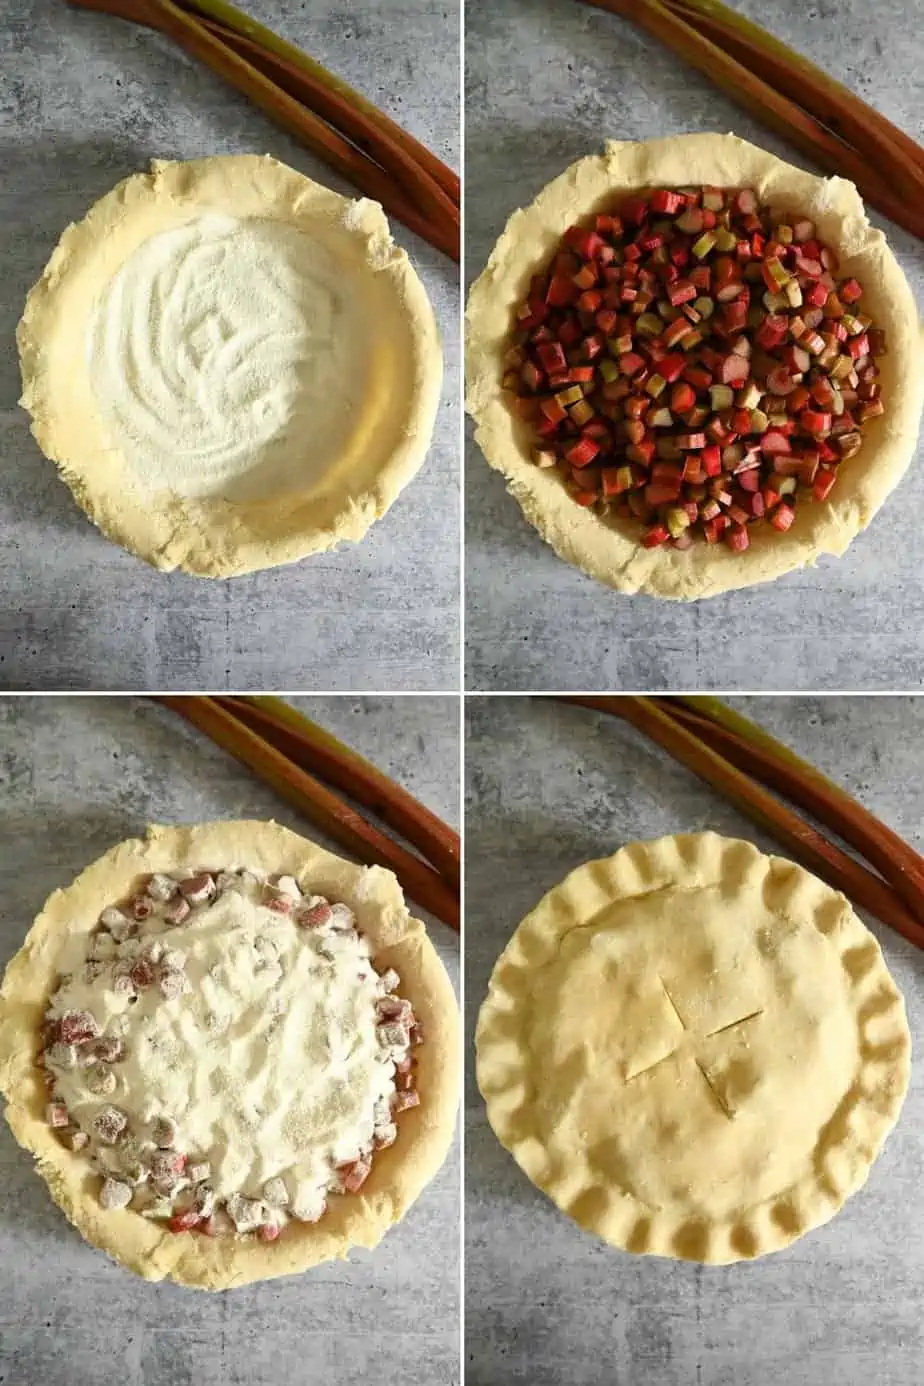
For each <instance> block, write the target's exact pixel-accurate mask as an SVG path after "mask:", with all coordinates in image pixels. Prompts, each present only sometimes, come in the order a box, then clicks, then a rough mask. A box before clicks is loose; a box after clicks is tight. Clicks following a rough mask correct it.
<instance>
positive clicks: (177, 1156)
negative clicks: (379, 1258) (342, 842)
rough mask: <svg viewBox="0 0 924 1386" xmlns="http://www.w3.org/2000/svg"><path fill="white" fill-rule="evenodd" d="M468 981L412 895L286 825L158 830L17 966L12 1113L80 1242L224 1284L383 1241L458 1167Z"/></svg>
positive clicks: (8, 1039)
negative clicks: (453, 974)
mask: <svg viewBox="0 0 924 1386" xmlns="http://www.w3.org/2000/svg"><path fill="white" fill-rule="evenodd" d="M457 1036H458V1029H457V1015H456V1006H455V999H454V997H453V993H452V988H451V986H450V983H449V981H448V978H447V977H446V974H445V971H444V970H443V967H442V964H441V963H440V961H439V959H438V957H437V955H436V952H435V950H434V949H433V946H432V944H431V943H430V942H429V939H428V938H427V936H426V932H425V930H424V927H423V925H422V924H421V923H420V922H419V921H417V920H414V919H411V918H410V917H409V915H408V912H407V909H406V906H405V904H404V900H403V897H402V895H401V891H400V888H399V886H398V883H397V881H396V880H395V878H394V877H393V876H392V875H391V873H390V872H387V871H384V870H382V869H381V868H378V867H365V868H364V867H358V866H353V865H352V864H350V863H348V862H345V861H342V860H341V859H340V858H337V857H334V856H332V855H331V854H329V853H327V852H325V851H323V850H322V849H321V848H319V847H316V846H314V845H313V844H312V843H310V842H308V841H306V840H305V839H303V838H301V837H298V836H297V835H296V834H295V833H292V832H289V831H288V830H286V829H284V828H281V827H279V826H277V825H276V824H274V823H251V822H239V823H235V822H226V823H213V824H205V825H200V826H198V827H192V828H153V829H150V830H149V833H148V836H147V838H146V839H145V840H143V841H140V840H135V841H129V842H125V843H122V844H121V845H120V846H118V847H116V848H114V849H113V850H112V851H110V852H109V853H107V854H106V856H104V857H103V858H101V860H100V861H98V862H96V863H95V864H94V865H93V866H91V867H89V868H88V869H87V870H86V871H85V872H84V873H83V874H82V875H81V876H80V877H79V878H78V879H77V881H75V882H74V884H73V885H71V886H69V887H68V888H67V889H66V890H63V891H57V892H56V893H55V894H54V895H53V896H51V898H50V899H49V901H48V902H47V904H46V907H45V909H44V910H43V912H42V914H41V915H40V916H39V917H38V919H37V920H36V922H35V924H34V925H33V927H32V929H31V930H30V933H29V935H28V937H27V939H26V941H25V943H24V945H23V948H22V949H21V950H20V952H19V953H18V954H17V955H16V957H15V958H14V959H13V961H12V962H11V963H10V965H9V968H8V969H7V973H6V977H5V980H4V987H3V992H2V1000H0V1087H2V1090H3V1091H4V1092H5V1094H6V1096H7V1098H8V1102H9V1105H8V1108H7V1120H8V1121H9V1123H10V1126H11V1127H12V1129H13V1131H14V1134H15V1135H16V1137H17V1139H18V1140H19V1141H20V1143H21V1144H22V1145H24V1146H25V1147H26V1148H27V1149H29V1150H31V1151H32V1152H33V1153H34V1154H35V1155H36V1156H37V1158H38V1161H39V1166H38V1167H39V1171H40V1172H41V1173H42V1175H43V1177H44V1178H45V1179H46V1181H47V1182H48V1185H49V1188H50V1189H51V1192H52V1195H53V1197H54V1198H55V1200H56V1201H57V1202H58V1203H59V1204H60V1205H61V1207H62V1208H63V1209H64V1211H65V1212H66V1213H67V1215H68V1217H69V1218H70V1219H71V1220H72V1221H73V1222H74V1223H75V1224H76V1226H77V1227H78V1228H79V1230H80V1231H81V1232H82V1233H83V1235H84V1236H85V1237H86V1238H87V1239H88V1240H89V1241H91V1242H93V1243H94V1244H95V1245H97V1246H100V1247H102V1248H103V1249H104V1250H105V1251H107V1252H108V1253H109V1254H110V1255H111V1256H113V1257H115V1259H117V1260H119V1261H121V1262H122V1263H123V1264H124V1265H126V1266H128V1267H129V1268H130V1269H132V1270H134V1271H136V1272H138V1273H139V1274H140V1275H143V1276H144V1277H146V1278H148V1279H155V1280H156V1279H162V1278H164V1277H169V1278H171V1279H173V1280H175V1281H178V1282H179V1283H182V1284H186V1285H192V1286H197V1287H201V1288H207V1289H220V1288H228V1287H230V1286H234V1285H239V1284H244V1283H247V1282H248V1281H251V1280H255V1279H262V1278H268V1277H270V1276H275V1275H283V1274H288V1273H291V1272H293V1271H299V1270H303V1269H305V1268H307V1267H309V1266H312V1265H315V1264H317V1263H319V1262H321V1261H325V1260H328V1259H331V1258H333V1257H337V1256H344V1255H346V1253H347V1252H348V1250H349V1249H350V1247H352V1246H367V1247H371V1246H374V1245H375V1244H376V1243H377V1242H378V1241H379V1240H380V1239H381V1237H382V1236H383V1235H384V1233H385V1231H387V1229H388V1227H389V1226H391V1225H392V1223H394V1222H396V1221H397V1220H398V1219H399V1218H400V1217H401V1216H402V1215H403V1213H404V1212H405V1210H406V1209H407V1207H408V1206H409V1205H410V1203H411V1202H413V1200H414V1198H416V1196H417V1194H418V1193H419V1192H420V1190H421V1189H422V1188H423V1186H424V1184H426V1183H427V1181H428V1180H429V1179H430V1178H431V1177H432V1175H433V1174H434V1173H435V1172H436V1170H437V1169H438V1168H439V1166H440V1164H441V1163H442V1161H443V1159H444V1157H445V1154H446V1151H447V1149H448V1146H449V1142H450V1140H451V1136H452V1129H453V1122H454V1114H455V1106H456V1100H457V1071H456V1070H457V1063H456V1051H457Z"/></svg>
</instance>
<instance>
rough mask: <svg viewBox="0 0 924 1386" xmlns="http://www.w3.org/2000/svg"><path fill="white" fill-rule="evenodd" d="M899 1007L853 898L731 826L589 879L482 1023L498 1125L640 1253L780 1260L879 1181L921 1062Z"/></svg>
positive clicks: (495, 995) (531, 1163)
mask: <svg viewBox="0 0 924 1386" xmlns="http://www.w3.org/2000/svg"><path fill="white" fill-rule="evenodd" d="M910 1049H911V1042H910V1036H909V1033H908V1027H907V1024H906V1020H905V1010H904V1003H903V1001H902V997H901V995H900V993H899V991H898V989H897V987H896V986H895V983H894V982H893V980H892V978H891V976H890V975H889V972H888V970H887V968H886V966H885V963H884V961H883V958H882V954H881V952H880V949H879V945H878V944H877V942H876V940H875V938H874V937H873V935H872V934H871V933H870V932H869V930H868V929H867V928H866V927H865V925H864V924H863V923H862V922H861V921H860V919H859V918H858V917H857V915H856V914H855V913H854V912H853V910H852V908H851V906H850V903H849V902H848V901H847V900H846V899H845V898H844V896H842V895H840V894H838V893H837V892H835V891H833V890H831V889H830V888H829V887H828V886H826V885H825V884H823V882H821V881H820V880H818V879H816V877H814V876H812V875H810V874H809V873H808V872H807V871H804V870H803V869H802V868H801V867H799V866H796V865H794V864H793V863H792V862H789V861H786V860H784V859H782V858H780V857H768V856H764V855H763V854H762V853H761V852H759V851H758V850H757V848H756V847H754V846H753V845H752V844H750V843H748V842H742V841H737V840H734V839H730V838H723V837H719V836H717V835H716V834H714V833H698V834H690V835H681V836H677V837H666V838H661V839H659V840H658V841H654V842H636V843H632V844H630V845H629V846H627V847H624V848H623V849H622V850H621V851H619V852H617V853H616V854H615V856H612V857H609V858H606V859H604V860H602V861H594V862H589V863H588V864H587V865H585V866H581V867H579V868H578V869H577V870H576V871H573V872H572V873H571V875H570V876H568V877H567V878H566V879H565V880H564V881H563V882H562V884H561V885H559V886H557V887H556V888H555V889H554V890H552V891H551V892H550V893H549V894H548V895H546V896H545V898H544V899H543V900H542V901H541V902H540V903H539V905H538V906H537V907H536V909H535V910H533V912H532V913H531V914H530V915H528V916H527V918H526V919H525V920H524V921H523V922H522V924H520V926H519V928H518V929H517V930H516V932H515V934H514V935H513V937H512V939H511V940H510V943H509V944H508V946H507V948H506V949H505V950H504V952H503V954H502V955H501V957H500V959H499V960H498V963H497V965H496V967H495V969H494V973H493V976H492V979H491V984H490V990H489V993H488V996H487V999H486V1000H485V1002H484V1004H483V1006H482V1009H481V1014H480V1017H479V1021H478V1031H477V1076H478V1084H479V1087H480V1089H481V1092H482V1093H483V1095H484V1097H485V1100H486V1103H487V1112H488V1119H489V1121H490V1123H491V1125H492V1127H493V1128H494V1131H495V1133H496V1134H497V1136H498V1138H499V1140H500V1141H501V1143H502V1144H503V1145H504V1146H505V1147H506V1148H507V1149H508V1150H510V1151H511V1153H512V1154H513V1156H514V1158H515V1159H516V1160H517V1163H518V1164H519V1165H520V1166H521V1168H522V1169H523V1170H524V1172H525V1173H526V1174H527V1175H528V1176H529V1178H530V1179H531V1180H532V1182H533V1183H534V1184H536V1185H537V1186H538V1187H539V1188H540V1189H542V1190H544V1191H545V1193H547V1194H548V1195H549V1197H550V1198H551V1199H552V1200H553V1202H554V1203H556V1204H557V1205H558V1207H559V1208H561V1209H562V1211H563V1212H566V1213H568V1214H569V1215H570V1216H571V1217H572V1218H574V1219H575V1221H577V1222H578V1223H579V1224H580V1225H581V1226H582V1227H585V1228H587V1229H588V1230H590V1231H593V1232H596V1233H598V1234H599V1235H600V1236H601V1237H603V1238H605V1239H606V1240H607V1241H608V1242H610V1243H611V1244H612V1245H614V1246H617V1247H622V1248H625V1249H626V1250H628V1251H633V1252H639V1253H649V1254H657V1255H661V1256H673V1257H678V1258H682V1259H685V1260H694V1261H704V1262H714V1263H725V1262H730V1261H736V1260H740V1259H744V1258H749V1257H754V1256H760V1255H762V1254H764V1253H765V1252H770V1251H777V1250H779V1249H780V1248H781V1247H784V1246H786V1245H787V1244H788V1243H790V1242H792V1241H794V1240H795V1239H796V1238H798V1237H800V1236H802V1235H803V1234H804V1233H805V1232H808V1231H809V1230H810V1229H811V1228H813V1227H816V1226H818V1225H819V1224H821V1223H823V1222H825V1221H827V1219H829V1218H830V1217H832V1216H833V1215H834V1213H836V1212H837V1210H838V1209H839V1208H840V1207H841V1205H842V1204H843V1203H844V1201H845V1200H846V1199H847V1198H848V1197H849V1196H850V1195H851V1194H852V1193H854V1192H855V1191H856V1190H857V1189H858V1188H859V1187H860V1186H861V1185H862V1184H863V1183H864V1181H865V1180H866V1177H867V1175H868V1173H869V1169H870V1166H871V1164H872V1162H873V1160H874V1159H875V1158H876V1155H877V1153H878V1152H879V1150H880V1148H881V1146H882V1144H883V1142H884V1140H885V1138H886V1136H887V1135H888V1133H889V1131H890V1130H891V1128H892V1126H893V1124H894V1123H895V1121H896V1119H897V1117H898V1114H899V1110H900V1108H901V1104H902V1100H903V1098H904V1094H905V1090H906V1088H907V1084H908V1078H909V1068H910Z"/></svg>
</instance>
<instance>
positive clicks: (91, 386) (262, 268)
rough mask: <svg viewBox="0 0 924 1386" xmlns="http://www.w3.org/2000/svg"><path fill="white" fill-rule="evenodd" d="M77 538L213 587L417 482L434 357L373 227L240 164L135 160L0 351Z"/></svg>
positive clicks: (383, 506) (281, 559)
mask: <svg viewBox="0 0 924 1386" xmlns="http://www.w3.org/2000/svg"><path fill="white" fill-rule="evenodd" d="M17 341H18V344H19V352H20V360H21V365H22V377H23V393H22V400H21V403H22V404H23V405H24V407H25V408H26V409H28V410H29V412H30V414H31V415H32V431H33V433H34V435H35V438H36V441H37V442H38V444H39V446H40V447H41V449H42V451H43V452H44V453H45V454H46V456H48V457H50V458H52V459H53V460H54V461H55V462H56V463H57V464H58V467H59V469H60V472H61V475H62V477H63V479H64V481H65V482H66V483H67V485H68V486H69V487H70V489H71V491H72V492H73V493H74V496H75V498H76V499H77V501H78V503H79V504H80V505H81V506H82V507H83V509H84V510H85V511H86V513H87V514H88V515H89V517H90V519H91V520H93V522H94V524H96V525H98V526H99V528H100V529H101V530H102V531H103V532H104V533H105V534H107V535H108V536H109V538H111V539H114V540H115V541H116V543H119V544H121V545H123V546H124V547H125V548H127V549H129V550H130V551H131V552H133V553H135V554H137V555H138V556H139V557H141V558H143V559H145V560H146V561H147V562H149V563H151V564H153V565H154V566H155V567H158V568H163V569H173V568H183V569H185V570H186V571H187V572H189V573H194V574H197V575H199V576H203V577H230V576H233V575H235V574H239V573H247V572H250V571H253V570H254V569H259V568H268V567H272V566H274V565H277V564H281V563H289V562H292V561H294V560H296V559H300V558H303V557H305V556H306V555H308V554H312V553H320V552H323V551H325V550H327V549H331V548H333V547H334V546H335V545H336V544H338V543H340V542H341V541H343V540H352V541H357V540H359V539H361V538H362V537H363V535H364V534H365V533H366V531H367V530H368V529H369V527H370V525H371V524H372V523H373V522H374V521H375V520H377V519H379V518H380V517H381V516H382V515H384V514H385V512H386V510H388V508H389V506H390V505H391V504H392V503H393V502H394V500H395V499H396V498H397V496H398V494H399V492H400V491H401V490H402V488H403V487H404V486H405V485H406V484H407V483H408V482H409V481H410V480H411V478H412V477H413V476H414V474H415V473H416V472H417V470H418V469H419V467H420V466H421V463H422V462H423V459H424V456H425V454H426V451H427V448H428V446H429V443H430V437H431V434H432V431H433V423H434V419H435V416H436V409H437V405H438V401H439V392H440V384H441V379H442V356H441V352H440V345H439V337H438V333H437V328H436V323H435V320H434V317H433V312H432V310H431V307H430V304H429V301H428V299H427V295H426V292H425V290H424V288H423V285H422V284H421V282H420V280H419V279H418V277H417V275H416V274H415V272H414V270H413V268H412V266H411V264H410V262H409V260H408V258H407V255H406V254H405V253H404V251H403V250H400V249H399V248H398V247H397V246H396V245H395V244H394V242H393V241H392V238H391V234H390V231H389V228H388V223H387V221H386V219H385V216H384V214H383V212H382V209H381V207H380V206H379V205H378V203H376V202H370V201H368V200H366V199H362V200H359V201H350V200H348V199H347V198H344V197H341V196H339V195H338V194H337V193H335V192H332V191H331V190H330V189H328V188H325V187H322V186H321V185H320V184H318V183H314V182H312V180H311V179H310V178H306V177H305V176H304V175H303V174H301V173H298V172H296V170H295V169H292V168H288V167H287V166H286V165H285V164H282V163H279V162H278V160H276V159H273V158H270V157H269V156H268V155H266V156H258V155H251V154H246V155H234V156H230V157H216V158H210V159H198V160H193V161H191V162H188V163H166V162H161V161H155V162H153V163H152V165H151V172H150V173H143V174H136V175H135V176H133V177H131V178H128V179H127V180H126V181H125V182H123V183H120V184H119V185H118V187H116V188H114V189H113V191H112V192H110V193H108V194H107V195H106V196H105V197H103V198H102V199H101V200H100V201H99V202H97V203H96V204H95V206H93V207H92V208H91V209H90V211H89V212H88V213H87V215H86V217H85V218H84V219H83V221H81V222H79V223H77V224H74V225H71V226H69V227H68V228H67V230H66V231H65V232H64V234H63V236H62V237H61V240H60V242H59V243H58V246H57V247H56V249H55V251H54V253H53V255H52V257H51V259H50V261H49V262H48V265H47V266H46V268H45V271H44V273H43V275H42V277H41V279H40V280H39V282H38V283H37V284H36V285H35V287H34V288H33V289H32V291H31V292H30V294H29V297H28V299H27V302H26V306H25V311H24V313H23V317H22V321H21V322H20V324H19V329H18V332H17Z"/></svg>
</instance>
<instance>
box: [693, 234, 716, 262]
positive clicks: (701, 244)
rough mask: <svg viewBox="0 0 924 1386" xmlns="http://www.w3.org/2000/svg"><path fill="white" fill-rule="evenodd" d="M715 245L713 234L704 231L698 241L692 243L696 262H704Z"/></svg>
mask: <svg viewBox="0 0 924 1386" xmlns="http://www.w3.org/2000/svg"><path fill="white" fill-rule="evenodd" d="M714 245H715V232H714V231H704V232H703V234H702V235H701V236H700V238H699V240H698V241H694V242H693V254H694V255H695V256H696V258H697V260H705V258H706V256H707V255H708V254H709V252H710V250H711V249H712V247H713V246H714Z"/></svg>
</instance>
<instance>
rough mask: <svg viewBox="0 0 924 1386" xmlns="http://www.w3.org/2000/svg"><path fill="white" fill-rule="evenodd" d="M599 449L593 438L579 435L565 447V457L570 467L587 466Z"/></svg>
mask: <svg viewBox="0 0 924 1386" xmlns="http://www.w3.org/2000/svg"><path fill="white" fill-rule="evenodd" d="M599 451H600V446H599V444H598V443H595V442H594V440H593V438H584V437H581V438H579V439H578V440H577V442H575V443H572V444H571V446H570V447H568V448H565V457H566V458H567V459H568V461H569V462H570V463H571V466H572V467H588V466H590V464H591V462H592V461H593V460H594V458H595V457H596V456H597V454H598V453H599Z"/></svg>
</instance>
